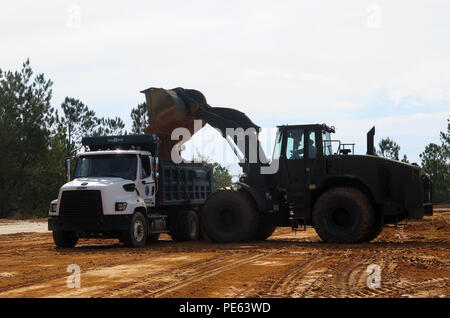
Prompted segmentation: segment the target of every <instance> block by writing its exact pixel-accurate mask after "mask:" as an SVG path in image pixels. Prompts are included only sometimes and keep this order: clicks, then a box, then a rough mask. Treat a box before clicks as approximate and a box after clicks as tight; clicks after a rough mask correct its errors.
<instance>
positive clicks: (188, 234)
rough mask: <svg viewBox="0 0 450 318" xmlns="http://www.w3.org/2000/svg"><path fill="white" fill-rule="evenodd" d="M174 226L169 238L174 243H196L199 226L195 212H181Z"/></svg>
mask: <svg viewBox="0 0 450 318" xmlns="http://www.w3.org/2000/svg"><path fill="white" fill-rule="evenodd" d="M175 222H176V224H175V227H174V229H173V231H172V232H171V236H172V238H173V239H174V240H175V241H179V242H184V241H196V240H198V238H199V234H200V225H199V222H198V216H197V212H195V211H192V210H187V211H183V212H181V213H180V214H179V215H178V216H177V218H176V221H175Z"/></svg>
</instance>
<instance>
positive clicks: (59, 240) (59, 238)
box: [53, 231, 78, 247]
mask: <svg viewBox="0 0 450 318" xmlns="http://www.w3.org/2000/svg"><path fill="white" fill-rule="evenodd" d="M53 242H55V245H56V246H57V247H74V246H75V245H77V242H78V235H77V233H76V232H71V231H53Z"/></svg>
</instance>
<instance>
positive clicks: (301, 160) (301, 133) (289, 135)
mask: <svg viewBox="0 0 450 318" xmlns="http://www.w3.org/2000/svg"><path fill="white" fill-rule="evenodd" d="M285 138H286V139H285V144H286V147H285V149H284V154H283V155H284V156H283V157H284V162H285V165H286V168H287V169H286V170H287V174H288V176H287V181H288V184H289V185H296V186H297V187H300V188H303V189H305V188H306V180H305V175H306V174H305V168H306V164H305V156H306V153H305V150H306V149H305V130H304V129H302V128H288V129H286V137H285Z"/></svg>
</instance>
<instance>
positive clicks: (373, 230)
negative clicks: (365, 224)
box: [361, 213, 384, 242]
mask: <svg viewBox="0 0 450 318" xmlns="http://www.w3.org/2000/svg"><path fill="white" fill-rule="evenodd" d="M383 228H384V220H383V215H382V214H381V213H380V215H375V217H374V221H373V223H372V225H371V226H370V227H369V231H368V232H367V234H366V235H364V237H363V239H362V240H361V242H370V241H372V240H374V239H375V238H377V236H378V235H380V233H381V232H382V231H383Z"/></svg>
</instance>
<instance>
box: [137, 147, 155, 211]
mask: <svg viewBox="0 0 450 318" xmlns="http://www.w3.org/2000/svg"><path fill="white" fill-rule="evenodd" d="M139 157H140V168H139V173H138V176H139V181H138V182H137V185H136V188H137V189H138V191H139V193H140V195H141V197H142V198H143V199H144V201H145V204H146V205H147V207H154V206H155V189H156V188H155V179H154V178H153V174H152V169H151V164H150V162H151V161H150V157H149V156H142V155H141V156H139Z"/></svg>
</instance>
